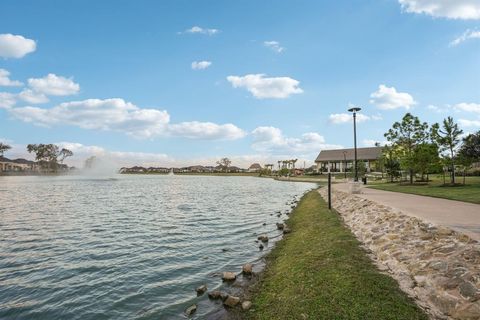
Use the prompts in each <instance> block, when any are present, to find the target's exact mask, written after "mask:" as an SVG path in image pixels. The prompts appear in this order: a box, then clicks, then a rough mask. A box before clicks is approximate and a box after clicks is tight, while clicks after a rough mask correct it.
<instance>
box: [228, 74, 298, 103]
mask: <svg viewBox="0 0 480 320" xmlns="http://www.w3.org/2000/svg"><path fill="white" fill-rule="evenodd" d="M227 80H228V81H229V82H230V83H231V84H232V86H233V87H234V88H246V89H247V90H248V91H249V92H250V93H251V94H252V95H253V96H254V97H255V98H258V99H267V98H275V99H284V98H288V97H289V96H290V95H292V94H299V93H302V92H303V90H302V89H301V88H300V87H299V86H298V85H299V84H300V82H299V81H298V80H295V79H292V78H289V77H272V78H267V77H265V75H264V74H247V75H245V76H243V77H239V76H228V77H227Z"/></svg>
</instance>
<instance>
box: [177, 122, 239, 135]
mask: <svg viewBox="0 0 480 320" xmlns="http://www.w3.org/2000/svg"><path fill="white" fill-rule="evenodd" d="M168 131H169V132H170V133H171V134H172V135H174V136H180V137H185V138H190V139H215V140H216V139H222V140H236V139H240V138H243V137H244V136H245V135H246V133H245V132H244V131H243V130H242V129H240V128H238V127H237V126H235V125H233V124H231V123H227V124H221V125H220V124H216V123H212V122H198V121H191V122H181V123H178V124H171V125H170V126H169V127H168Z"/></svg>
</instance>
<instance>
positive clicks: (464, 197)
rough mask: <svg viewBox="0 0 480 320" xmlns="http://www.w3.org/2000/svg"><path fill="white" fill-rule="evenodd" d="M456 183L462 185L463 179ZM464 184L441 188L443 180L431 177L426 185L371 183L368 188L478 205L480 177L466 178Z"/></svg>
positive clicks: (438, 177) (459, 178)
mask: <svg viewBox="0 0 480 320" xmlns="http://www.w3.org/2000/svg"><path fill="white" fill-rule="evenodd" d="M456 182H460V183H462V182H463V178H461V177H458V178H457V181H456ZM465 182H466V183H465V185H458V186H454V187H452V186H443V178H442V177H441V176H435V177H433V181H432V182H430V183H429V184H427V185H415V184H414V185H408V184H399V183H385V182H383V183H376V182H372V184H371V185H369V186H370V188H374V189H380V190H386V191H395V192H403V193H413V194H418V195H423V196H430V197H436V198H445V199H450V200H459V201H465V202H472V203H478V204H480V177H466V181H465Z"/></svg>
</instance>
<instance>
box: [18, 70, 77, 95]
mask: <svg viewBox="0 0 480 320" xmlns="http://www.w3.org/2000/svg"><path fill="white" fill-rule="evenodd" d="M28 85H29V86H30V88H32V89H33V90H34V91H36V92H38V93H43V94H46V95H49V96H68V95H72V94H76V93H78V92H79V91H80V85H79V84H78V83H75V82H73V80H72V79H67V78H64V77H62V76H57V75H55V74H53V73H49V74H48V75H47V76H45V77H43V78H30V79H28Z"/></svg>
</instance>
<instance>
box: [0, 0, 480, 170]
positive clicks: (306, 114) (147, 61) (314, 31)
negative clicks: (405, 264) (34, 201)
mask: <svg viewBox="0 0 480 320" xmlns="http://www.w3.org/2000/svg"><path fill="white" fill-rule="evenodd" d="M351 106H359V107H361V108H362V110H361V112H360V113H359V114H358V116H357V121H358V126H357V136H358V145H359V146H372V145H373V144H374V143H375V142H380V143H384V141H385V138H384V137H383V134H384V133H385V132H386V131H387V130H388V129H389V128H390V127H391V126H392V124H393V123H394V122H395V121H398V120H400V119H401V118H402V117H403V115H404V114H405V113H406V112H411V113H412V114H414V115H416V116H418V117H419V118H420V119H421V120H422V121H427V122H429V123H434V122H440V121H442V119H444V118H445V117H447V116H452V117H453V118H454V119H455V120H456V121H457V122H458V123H459V125H460V127H461V128H462V129H463V130H464V131H465V132H466V133H468V132H475V131H477V130H479V129H480V0H349V1H347V0H337V1H317V0H310V1H306V0H295V1H293V0H288V1H287V0H264V1H258V0H243V1H233V0H232V1H221V0H209V1H204V0H197V1H193V0H190V1H187V0H171V1H168V0H163V1H153V0H152V1H145V0H139V1H127V0H123V1H122V0H121V1H107V0H105V1H91V0H87V1H85V0H84V1H52V0H48V1H47V0H36V1H34V0H31V1H25V0H2V1H1V2H0V141H3V142H5V143H8V144H10V145H11V146H12V147H13V148H12V150H10V151H9V152H7V153H6V154H5V156H7V157H10V158H15V157H24V158H29V159H32V157H33V156H32V155H30V154H28V153H26V151H25V146H26V145H27V144H29V143H55V144H58V145H60V146H62V147H67V148H69V149H71V150H72V151H73V152H74V154H75V155H74V156H73V157H72V158H70V159H68V160H67V163H68V164H70V165H75V166H80V167H81V166H82V163H83V161H84V160H85V158H87V157H89V156H91V155H97V156H101V157H105V158H109V159H111V160H113V161H115V163H116V164H117V165H119V166H120V165H135V164H138V165H148V166H168V167H170V166H184V165H195V164H203V165H214V164H215V161H217V160H218V159H220V158H222V157H229V158H230V159H231V160H232V165H237V166H240V167H248V166H249V165H250V164H251V163H253V162H259V163H261V164H262V165H263V164H265V163H276V161H277V160H279V159H292V158H297V159H299V162H298V163H300V166H302V165H303V163H305V165H307V166H309V165H311V164H313V161H314V159H315V157H316V155H317V154H318V153H319V151H320V150H323V149H332V148H342V147H352V146H353V125H352V115H351V114H349V113H348V112H347V109H349V108H350V107H351ZM297 166H298V165H297Z"/></svg>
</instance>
